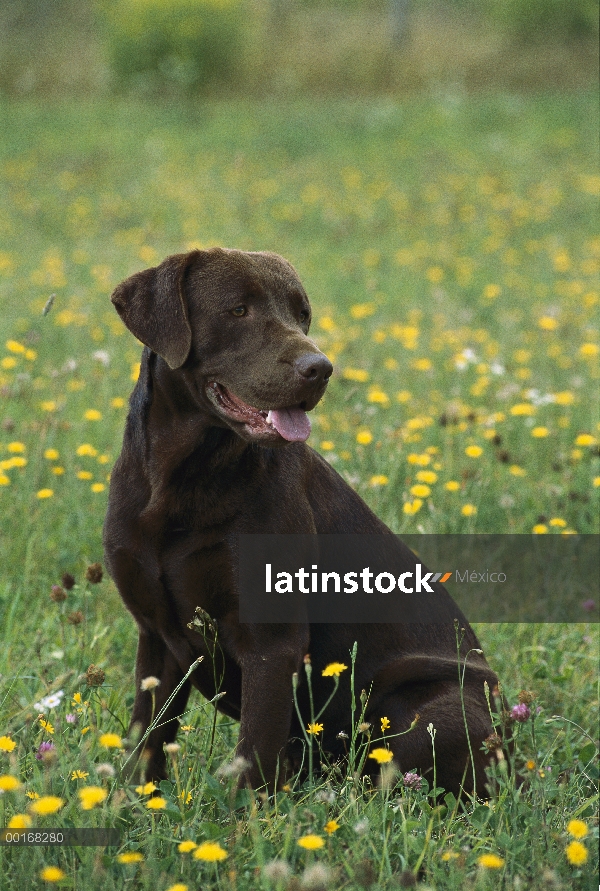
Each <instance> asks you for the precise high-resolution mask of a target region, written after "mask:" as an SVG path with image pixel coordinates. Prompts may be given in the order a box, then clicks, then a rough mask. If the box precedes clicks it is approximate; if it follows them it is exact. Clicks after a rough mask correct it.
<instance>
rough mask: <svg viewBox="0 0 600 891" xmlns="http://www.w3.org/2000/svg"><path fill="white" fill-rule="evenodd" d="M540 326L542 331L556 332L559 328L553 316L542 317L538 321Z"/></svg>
mask: <svg viewBox="0 0 600 891" xmlns="http://www.w3.org/2000/svg"><path fill="white" fill-rule="evenodd" d="M538 325H539V326H540V328H541V329H542V331H556V329H557V328H558V322H557V320H556V319H554V318H552V316H542V317H541V319H538Z"/></svg>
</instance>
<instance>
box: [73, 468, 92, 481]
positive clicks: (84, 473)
mask: <svg viewBox="0 0 600 891" xmlns="http://www.w3.org/2000/svg"><path fill="white" fill-rule="evenodd" d="M93 475H94V474H93V473H90V471H89V470H79V471H77V474H76V476H77V479H78V480H91V479H92V477H93Z"/></svg>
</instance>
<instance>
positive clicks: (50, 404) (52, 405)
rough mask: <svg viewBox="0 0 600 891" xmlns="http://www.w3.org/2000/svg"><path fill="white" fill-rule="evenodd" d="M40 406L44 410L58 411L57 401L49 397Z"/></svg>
mask: <svg viewBox="0 0 600 891" xmlns="http://www.w3.org/2000/svg"><path fill="white" fill-rule="evenodd" d="M40 408H41V409H42V411H56V402H54V400H53V399H47V400H46V401H44V402H40Z"/></svg>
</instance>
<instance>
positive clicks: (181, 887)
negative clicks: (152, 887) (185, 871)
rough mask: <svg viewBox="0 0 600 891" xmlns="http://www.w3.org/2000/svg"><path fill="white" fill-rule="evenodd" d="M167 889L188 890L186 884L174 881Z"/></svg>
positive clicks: (172, 890) (174, 890)
mask: <svg viewBox="0 0 600 891" xmlns="http://www.w3.org/2000/svg"><path fill="white" fill-rule="evenodd" d="M167 891H188V886H187V885H184V884H183V883H182V882H175V884H174V885H169V887H168V888H167Z"/></svg>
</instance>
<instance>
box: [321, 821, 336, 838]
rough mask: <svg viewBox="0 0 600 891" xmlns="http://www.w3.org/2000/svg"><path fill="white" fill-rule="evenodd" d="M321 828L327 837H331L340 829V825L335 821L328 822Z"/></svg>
mask: <svg viewBox="0 0 600 891" xmlns="http://www.w3.org/2000/svg"><path fill="white" fill-rule="evenodd" d="M323 828H324V830H325V832H326V833H327V835H333V833H334V832H337V831H338V829H339V828H340V824H339V823H338V822H337V820H329V821H328V822H327V823H326V824H325V826H324V827H323Z"/></svg>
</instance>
